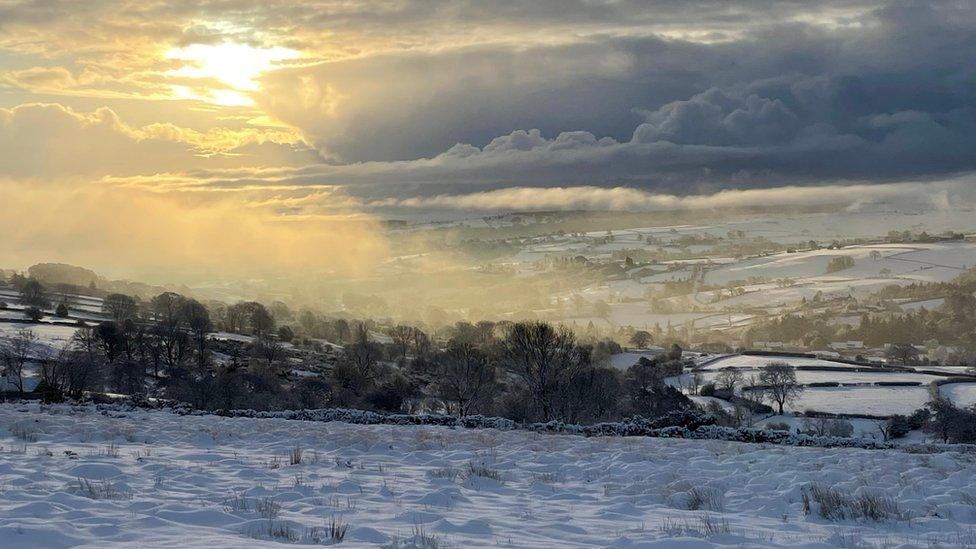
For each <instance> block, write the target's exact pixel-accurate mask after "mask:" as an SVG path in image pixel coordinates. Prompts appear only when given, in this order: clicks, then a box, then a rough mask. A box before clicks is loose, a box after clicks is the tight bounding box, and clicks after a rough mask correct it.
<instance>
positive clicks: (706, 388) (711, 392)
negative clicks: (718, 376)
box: [699, 383, 715, 397]
mask: <svg viewBox="0 0 976 549" xmlns="http://www.w3.org/2000/svg"><path fill="white" fill-rule="evenodd" d="M699 394H701V396H707V397H710V396H715V384H714V383H706V384H704V385H702V387H701V390H700V391H699Z"/></svg>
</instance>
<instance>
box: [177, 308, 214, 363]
mask: <svg viewBox="0 0 976 549" xmlns="http://www.w3.org/2000/svg"><path fill="white" fill-rule="evenodd" d="M180 316H182V317H183V321H184V322H185V323H186V327H187V328H188V329H189V330H190V334H191V336H192V337H193V343H194V347H195V350H196V353H197V365H198V366H200V367H201V368H203V367H204V366H206V365H207V363H208V362H209V361H210V350H209V349H208V348H207V342H208V340H209V338H208V336H209V334H210V331H211V330H212V329H213V323H212V322H211V321H210V311H208V310H207V308H206V307H204V306H203V304H201V303H200V302H198V301H196V300H194V299H187V300H186V301H185V302H184V303H183V306H182V307H181V308H180Z"/></svg>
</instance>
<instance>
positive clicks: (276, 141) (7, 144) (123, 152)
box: [0, 103, 314, 178]
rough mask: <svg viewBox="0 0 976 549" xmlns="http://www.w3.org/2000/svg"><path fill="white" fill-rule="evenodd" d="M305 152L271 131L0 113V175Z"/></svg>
mask: <svg viewBox="0 0 976 549" xmlns="http://www.w3.org/2000/svg"><path fill="white" fill-rule="evenodd" d="M303 149H304V147H303V146H302V145H301V143H300V142H299V141H298V140H297V138H296V137H295V136H294V135H293V134H290V133H289V132H285V131H281V130H274V129H261V128H242V129H238V130H232V129H228V128H215V129H211V130H209V131H207V132H200V131H196V130H192V129H188V128H183V127H180V126H177V125H175V124H172V123H155V124H149V125H146V126H143V127H133V126H130V125H127V124H125V123H124V122H123V121H122V120H121V119H120V118H119V116H118V115H117V114H116V113H115V112H114V111H112V110H111V109H108V108H104V107H103V108H99V109H96V110H94V111H92V112H87V113H86V112H76V111H74V110H72V109H69V108H67V107H64V106H62V105H58V104H40V103H33V104H24V105H19V106H17V107H14V108H12V109H0V150H2V151H3V156H2V158H0V175H8V176H16V177H29V178H38V177H52V176H86V175H96V174H120V175H125V174H136V173H155V172H163V171H167V170H173V169H189V168H194V167H199V168H204V167H214V168H216V167H221V166H228V165H238V166H248V165H252V166H253V165H263V164H266V163H275V164H287V163H294V162H296V161H299V160H301V161H302V162H307V161H309V160H311V159H313V158H314V155H312V154H309V153H308V152H307V151H306V152H305V153H304V154H303V153H302V150H303Z"/></svg>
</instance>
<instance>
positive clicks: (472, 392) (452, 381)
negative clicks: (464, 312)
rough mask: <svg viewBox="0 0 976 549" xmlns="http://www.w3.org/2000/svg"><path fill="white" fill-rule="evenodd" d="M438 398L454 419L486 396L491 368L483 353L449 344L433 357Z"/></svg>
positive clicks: (492, 380)
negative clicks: (444, 402)
mask: <svg viewBox="0 0 976 549" xmlns="http://www.w3.org/2000/svg"><path fill="white" fill-rule="evenodd" d="M436 363H437V374H438V379H437V381H436V389H437V393H438V396H439V397H440V398H441V399H443V400H444V401H446V402H447V403H448V404H449V407H450V408H451V409H453V410H454V411H455V412H456V413H457V414H458V416H466V415H468V414H469V413H470V412H471V409H472V408H473V407H474V406H475V405H477V403H478V402H479V401H480V400H481V399H483V398H485V397H486V396H488V393H490V392H491V390H492V389H493V388H494V385H495V381H496V377H497V375H496V373H495V365H494V363H493V362H492V360H491V358H490V357H489V356H488V354H487V353H485V352H484V351H482V350H481V349H479V348H478V347H475V346H474V345H472V344H471V343H466V342H458V341H453V340H452V341H451V342H450V343H448V346H447V350H446V351H444V352H443V353H441V354H439V355H438V356H437V358H436Z"/></svg>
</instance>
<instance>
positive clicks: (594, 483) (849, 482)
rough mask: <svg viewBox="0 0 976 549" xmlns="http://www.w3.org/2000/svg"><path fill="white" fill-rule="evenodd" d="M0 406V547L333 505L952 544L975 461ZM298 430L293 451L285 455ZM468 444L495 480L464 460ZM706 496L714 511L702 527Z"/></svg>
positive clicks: (261, 527) (222, 542)
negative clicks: (836, 507)
mask: <svg viewBox="0 0 976 549" xmlns="http://www.w3.org/2000/svg"><path fill="white" fill-rule="evenodd" d="M0 425H5V426H10V427H11V428H12V427H14V426H17V427H18V429H20V430H27V431H28V432H30V433H31V434H32V437H36V442H27V443H24V442H23V441H22V440H21V439H16V438H14V437H13V436H10V435H9V434H8V432H7V431H0V437H2V439H0V443H2V445H3V447H4V448H3V450H2V451H0V486H3V491H4V493H3V497H2V498H0V540H3V543H2V544H3V545H5V546H10V547H28V546H29V547H72V546H84V547H123V546H124V547H163V546H184V547H185V546H194V547H244V546H247V547H257V546H280V545H279V544H277V543H275V542H273V541H272V540H270V539H268V538H267V536H266V535H263V534H262V532H264V533H265V534H266V532H267V530H268V529H267V526H268V525H269V524H270V525H274V526H278V527H282V526H288V527H289V529H290V530H291V531H292V533H293V534H294V535H295V536H298V537H301V536H308V537H311V536H312V535H313V534H314V532H313V531H312V530H311V529H312V528H315V527H319V528H321V527H324V526H326V525H327V524H328V523H329V520H330V519H332V518H335V519H338V520H341V521H342V522H343V523H344V524H347V525H348V527H349V528H348V532H347V534H346V539H345V541H344V542H343V544H342V545H343V546H348V547H365V546H383V545H392V543H393V541H394V540H395V539H398V540H399V541H400V542H401V543H403V542H404V541H407V540H409V539H410V538H412V537H413V536H414V534H415V533H416V532H420V531H422V532H423V533H424V534H425V535H427V536H435V537H436V538H437V539H438V541H439V542H440V543H441V545H444V546H452V547H476V546H497V545H502V546H517V547H557V546H558V547H593V546H612V547H638V546H639V547H652V546H661V547H672V546H689V547H692V546H693V547H708V546H716V545H718V546H764V547H766V546H768V547H828V546H833V545H836V543H837V541H838V540H841V539H845V540H857V541H858V544H859V545H860V544H865V545H867V544H872V545H873V544H878V543H882V542H883V543H886V544H888V545H889V546H896V545H898V544H901V543H910V544H922V545H933V544H938V545H959V544H961V543H963V542H968V541H969V540H970V539H971V529H972V528H973V526H974V525H976V507H974V506H972V505H970V503H971V502H972V500H971V498H967V497H966V495H967V494H970V493H973V491H974V490H976V475H974V473H976V464H974V463H973V462H972V460H970V459H968V456H966V455H963V454H958V453H953V452H949V453H942V454H935V455H921V454H915V453H906V452H901V451H898V450H870V451H869V450H856V449H823V448H797V447H786V446H768V445H760V444H742V443H733V442H720V441H701V440H677V439H648V438H582V437H577V436H568V435H546V434H538V433H531V432H524V431H510V432H502V431H494V430H452V429H448V428H441V427H429V426H424V427H419V426H364V425H349V424H343V423H329V424H315V423H306V422H297V421H287V420H277V419H244V418H237V419H231V418H219V417H216V416H178V415H173V414H169V413H166V412H152V411H145V410H138V411H131V412H126V413H118V412H108V413H106V414H101V413H97V412H96V411H94V409H92V408H82V407H78V408H75V407H69V406H51V407H43V408H42V407H40V406H38V405H12V404H2V405H0ZM8 430H10V429H8ZM296 446H301V448H302V449H303V459H302V463H301V464H297V465H290V464H289V463H290V462H289V459H288V454H289V452H291V450H292V449H294V448H295V447H296ZM66 452H72V453H73V454H67V453H66ZM472 463H473V464H475V465H479V466H480V465H482V464H484V465H485V466H487V467H488V468H490V469H491V470H493V471H497V473H498V475H500V479H498V480H495V479H491V478H486V477H482V476H476V475H475V476H468V475H467V474H465V473H464V471H465V470H466V469H467V468H468V466H469V464H472ZM86 481H90V484H88V485H86V484H85V482H86ZM814 482H819V483H826V484H829V485H831V486H832V487H833V488H835V489H837V490H839V491H841V492H844V493H851V494H854V493H864V492H870V493H877V494H884V495H887V496H889V497H891V498H893V499H894V500H895V501H896V502H897V504H898V508H899V511H901V512H903V513H906V514H908V515H911V517H912V519H911V520H910V521H908V520H898V519H892V520H890V521H887V522H880V523H875V522H853V521H841V522H831V521H827V520H825V519H822V518H819V517H818V516H816V515H806V514H804V512H803V510H802V503H801V497H800V495H801V491H802V489H803V488H804V487H806V486H808V485H809V484H810V483H814ZM86 486H91V489H88V488H86ZM693 488H697V489H698V490H700V491H704V492H706V493H707V494H710V497H709V498H707V502H706V503H705V504H704V508H701V509H697V510H691V509H689V507H693V506H694V505H691V504H690V502H691V501H692V489H693ZM235 496H237V497H238V501H240V498H244V500H246V502H247V510H244V509H242V508H241V506H240V505H237V506H235V505H234V504H233V503H232V502H233V499H234V497H235ZM265 498H267V500H269V501H274V502H276V503H277V504H279V505H280V511H279V513H278V516H277V517H276V518H274V519H271V520H269V519H267V518H263V517H262V516H261V513H260V512H259V511H258V510H257V507H258V504H259V503H261V502H263V501H266V499H265ZM967 502H969V503H967ZM705 515H708V519H710V520H712V521H715V522H718V523H721V524H723V525H727V528H725V527H722V528H720V530H723V531H719V532H713V533H711V534H708V533H706V532H704V531H703V530H704V528H703V526H702V524H703V517H704V516H705ZM278 541H280V540H278ZM304 541H305V542H308V541H310V540H309V539H305V540H304ZM418 541H419V540H418ZM319 544H321V543H319ZM418 545H419V543H418Z"/></svg>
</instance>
